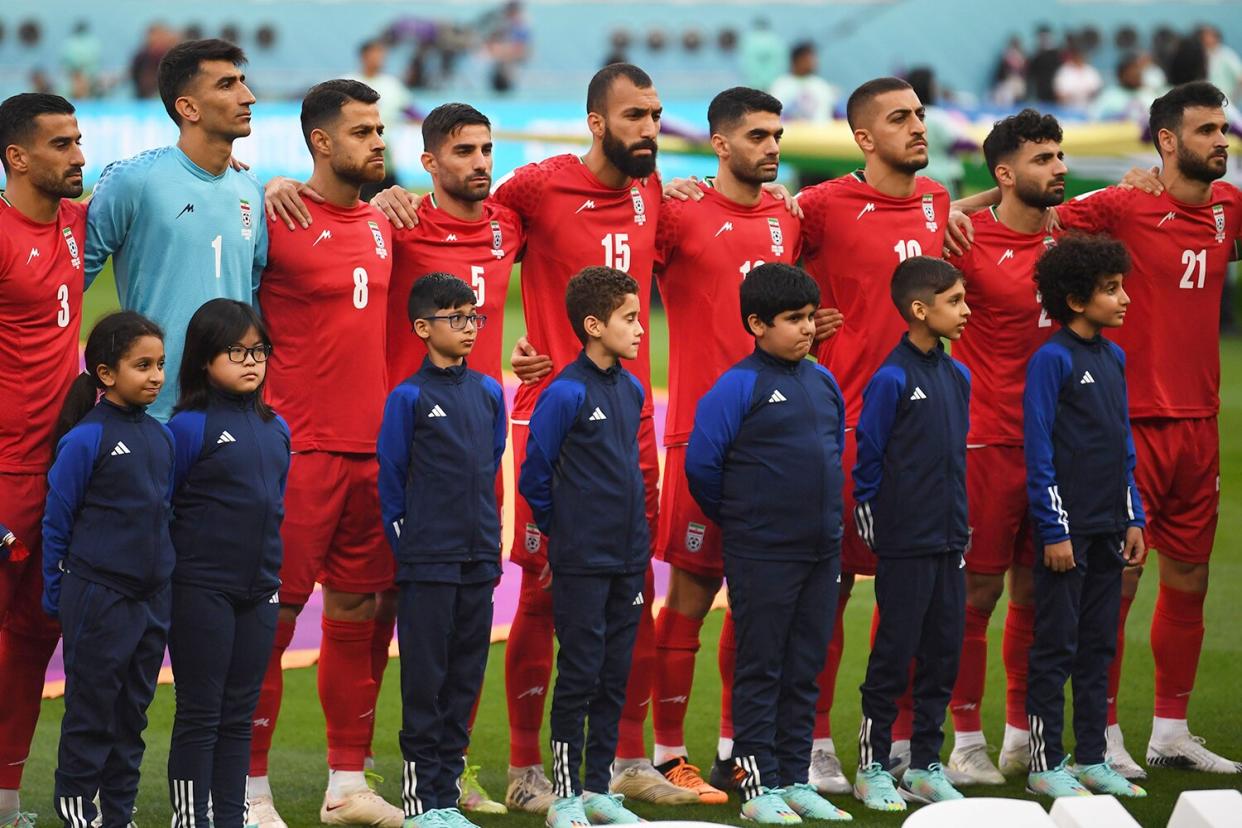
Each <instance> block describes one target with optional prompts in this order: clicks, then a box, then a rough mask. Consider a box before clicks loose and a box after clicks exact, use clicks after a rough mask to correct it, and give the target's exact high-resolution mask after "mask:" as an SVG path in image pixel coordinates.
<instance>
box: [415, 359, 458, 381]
mask: <svg viewBox="0 0 1242 828" xmlns="http://www.w3.org/2000/svg"><path fill="white" fill-rule="evenodd" d="M418 372H419V373H420V374H429V375H431V376H433V377H443V378H444V379H446V380H450V381H452V382H461V381H462V379H463V378H464V377H465V376H466V361H465V360H464V359H463V360H462V361H461V364H460V365H450V366H449V367H447V368H441V367H439V366H438V365H436V364H435V363H434V362H432V361H431V357H429V356H425V357H423V364H422V365H421V366H420V367H419V369H418Z"/></svg>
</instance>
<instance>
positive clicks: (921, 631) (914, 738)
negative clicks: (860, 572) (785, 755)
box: [858, 552, 966, 770]
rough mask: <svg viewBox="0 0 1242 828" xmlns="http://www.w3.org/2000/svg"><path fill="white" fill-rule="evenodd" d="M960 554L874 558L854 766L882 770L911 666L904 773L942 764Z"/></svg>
mask: <svg viewBox="0 0 1242 828" xmlns="http://www.w3.org/2000/svg"><path fill="white" fill-rule="evenodd" d="M963 561H964V558H963V556H962V554H961V553H959V552H947V553H941V554H938V555H918V556H913V557H898V556H891V555H879V556H877V557H876V570H875V601H876V605H877V606H878V607H879V609H880V624H879V627H878V628H877V629H876V633H875V643H874V644H872V646H871V657H870V658H869V659H868V660H867V677H866V679H865V680H864V681H863V684H862V687H861V688H860V689H861V690H862V714H863V718H862V725H861V726H860V728H859V732H858V753H859V759H858V763H859V766H860V767H865V766H867V765H870V764H872V763H875V762H878V763H879V764H880V765H882V766H883V767H884V768H885V769H888V768H889V767H890V766H891V765H892V764H893V761H892V759H891V758H890V756H889V753H890V752H891V749H892V744H893V720H894V719H896V718H897V700H898V699H899V698H900V697H901V695H902V693H904V692H905V690H906V688H907V687H908V686H910V662H911V660H913V661H914V732H913V734H912V735H911V738H910V767H911V768H914V769H915V770H927V768H928V767H929V766H930V765H931V764H932V763H934V762H939V761H940V748H941V747H942V746H943V745H944V717H945V710H946V708H948V705H949V697H950V696H952V695H953V684H954V682H955V681H956V680H957V665H958V659H959V658H960V656H961V651H962V634H963V632H964V631H965V625H966V574H965V569H964V568H963Z"/></svg>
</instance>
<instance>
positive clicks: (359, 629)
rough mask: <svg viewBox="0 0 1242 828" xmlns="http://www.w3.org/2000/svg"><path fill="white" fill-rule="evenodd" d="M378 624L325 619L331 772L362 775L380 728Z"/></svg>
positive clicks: (323, 676) (323, 700) (322, 695)
mask: <svg viewBox="0 0 1242 828" xmlns="http://www.w3.org/2000/svg"><path fill="white" fill-rule="evenodd" d="M374 636H375V621H374V620H371V621H340V620H337V619H334V618H329V617H328V616H326V615H325V616H323V641H322V643H321V644H320V645H319V702H320V704H322V705H323V717H324V719H325V720H326V722H327V725H328V727H327V730H328V768H329V769H330V770H338V771H360V770H362V769H363V766H364V765H365V763H366V757H367V748H368V747H369V746H370V741H371V730H372V728H374V727H375V723H374V719H375V676H374V674H373V673H372V672H371V664H372V659H371V641H372V640H373V639H374Z"/></svg>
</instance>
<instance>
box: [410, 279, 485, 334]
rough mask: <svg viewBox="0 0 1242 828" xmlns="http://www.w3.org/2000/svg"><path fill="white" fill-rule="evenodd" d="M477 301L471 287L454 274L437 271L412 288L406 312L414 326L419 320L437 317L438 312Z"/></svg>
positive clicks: (420, 280)
mask: <svg viewBox="0 0 1242 828" xmlns="http://www.w3.org/2000/svg"><path fill="white" fill-rule="evenodd" d="M477 301H478V299H477V298H476V297H475V295H474V291H473V290H471V288H470V285H468V284H466V283H465V282H463V281H462V280H461V279H459V278H457V277H456V276H454V275H453V274H452V273H444V272H442V271H437V272H435V273H428V274H427V275H426V276H423V277H421V278H420V279H419V280H418V281H416V282H415V283H414V286H413V287H411V288H410V298H409V300H408V301H407V302H406V305H405V312H406V314H407V315H408V316H409V317H410V324H411V325H413V324H414V323H415V322H416V321H417V320H419V319H425V318H426V317H428V316H435V313H436V311H440V310H448V309H450V308H459V307H461V306H462V305H473V304H475V303H476V302H477Z"/></svg>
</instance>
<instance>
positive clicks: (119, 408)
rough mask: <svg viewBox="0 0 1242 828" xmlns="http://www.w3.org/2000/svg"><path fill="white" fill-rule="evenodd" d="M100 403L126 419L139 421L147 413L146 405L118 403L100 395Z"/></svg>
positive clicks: (107, 409)
mask: <svg viewBox="0 0 1242 828" xmlns="http://www.w3.org/2000/svg"><path fill="white" fill-rule="evenodd" d="M99 404H100V405H102V406H104V407H105V408H104V410H106V411H108V412H110V413H112V414H114V415H116V416H118V417H121V418H122V419H126V420H134V421H138V420H140V419H142V415H143V414H145V413H146V410H147V408H146V406H144V405H117V404H116V403H114V402H112V400H110V399H108V398H107V397H100V398H99Z"/></svg>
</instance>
